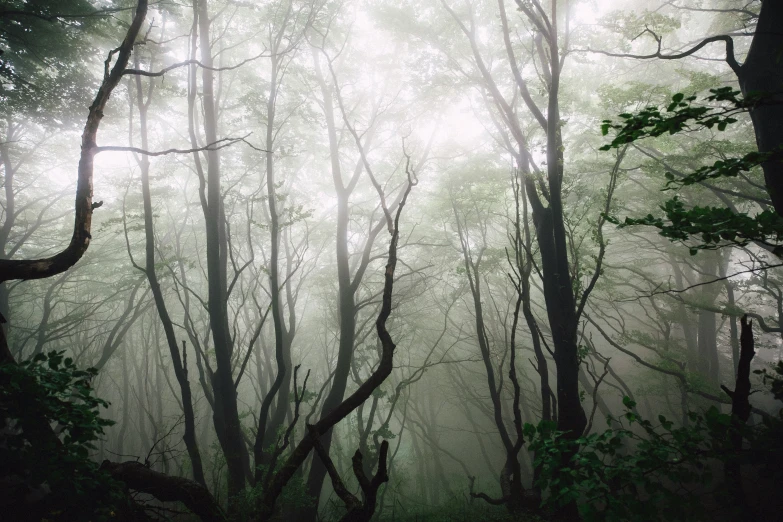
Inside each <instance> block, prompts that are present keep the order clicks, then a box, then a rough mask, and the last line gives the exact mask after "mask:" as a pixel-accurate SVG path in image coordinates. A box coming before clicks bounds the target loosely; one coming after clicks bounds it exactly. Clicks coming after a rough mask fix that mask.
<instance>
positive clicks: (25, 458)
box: [0, 351, 122, 521]
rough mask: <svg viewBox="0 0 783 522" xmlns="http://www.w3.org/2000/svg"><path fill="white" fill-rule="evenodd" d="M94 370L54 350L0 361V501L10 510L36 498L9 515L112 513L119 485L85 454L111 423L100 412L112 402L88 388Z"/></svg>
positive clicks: (94, 517) (54, 517)
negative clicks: (77, 364) (8, 360)
mask: <svg viewBox="0 0 783 522" xmlns="http://www.w3.org/2000/svg"><path fill="white" fill-rule="evenodd" d="M97 373H98V372H97V370H95V369H94V368H89V369H87V370H81V369H79V368H78V367H77V366H76V364H75V363H74V361H73V359H71V358H69V357H65V356H64V352H58V351H51V352H49V353H47V354H38V355H36V356H35V357H33V358H32V359H29V360H27V361H23V362H20V363H19V364H12V363H6V364H2V365H0V382H1V383H2V386H0V421H1V424H2V427H1V428H0V429H2V439H0V462H2V463H3V466H2V467H3V472H2V473H0V482H2V490H3V494H2V496H0V506H2V510H3V512H4V513H5V514H6V515H8V514H9V510H10V512H11V513H13V512H14V510H15V508H19V509H21V506H22V505H23V503H24V502H25V501H28V502H29V501H31V500H35V499H38V500H39V501H38V502H31V503H28V504H25V505H24V510H25V512H26V513H19V514H18V516H19V517H22V518H13V517H12V518H13V519H14V520H20V519H27V518H29V517H31V516H32V517H34V518H33V519H35V520H41V519H43V518H41V517H44V518H45V519H47V520H69V521H75V520H82V519H84V520H87V519H88V518H89V519H90V520H96V521H97V520H104V519H106V520H108V519H109V518H110V517H113V516H114V514H115V513H114V509H115V508H114V507H113V506H114V504H117V503H118V502H120V501H121V499H122V490H121V488H120V486H119V484H118V483H116V482H115V481H113V480H112V479H111V477H110V476H109V475H108V473H106V472H104V471H102V470H100V469H99V467H98V464H97V463H96V462H94V461H92V460H90V452H91V451H92V450H95V449H96V447H95V444H94V443H95V441H96V440H98V439H99V438H100V437H101V436H103V434H104V428H106V427H108V426H111V425H113V424H114V422H113V421H111V420H108V419H104V418H102V417H101V416H100V409H101V408H106V407H108V405H109V404H108V402H106V401H105V400H103V399H101V398H99V397H96V396H95V395H94V393H93V388H92V385H91V382H92V380H93V379H94V377H95V376H96V375H97ZM42 420H43V421H44V422H42ZM37 511H40V513H38V512H37ZM36 517H37V518H36Z"/></svg>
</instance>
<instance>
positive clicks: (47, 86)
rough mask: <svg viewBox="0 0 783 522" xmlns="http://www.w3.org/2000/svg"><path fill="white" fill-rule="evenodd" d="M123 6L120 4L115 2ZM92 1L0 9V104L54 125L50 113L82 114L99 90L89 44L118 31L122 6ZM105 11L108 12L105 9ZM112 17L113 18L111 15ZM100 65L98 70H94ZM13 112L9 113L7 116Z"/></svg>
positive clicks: (21, 0)
mask: <svg viewBox="0 0 783 522" xmlns="http://www.w3.org/2000/svg"><path fill="white" fill-rule="evenodd" d="M117 3H119V4H122V2H117ZM95 4H96V2H90V1H88V0H35V1H30V0H7V1H4V2H3V7H2V8H0V101H1V102H2V103H3V104H4V106H5V108H6V110H8V109H11V108H12V109H14V110H15V111H21V112H25V113H27V115H28V116H30V117H33V118H43V119H46V120H47V123H50V124H51V120H52V111H53V112H55V113H58V115H59V117H62V116H61V115H62V113H63V112H72V113H73V111H75V110H79V111H83V110H84V109H86V106H87V104H89V102H87V103H85V100H90V99H91V98H92V96H93V94H92V93H93V91H94V88H95V77H94V76H92V72H93V71H96V72H97V71H101V70H102V67H101V66H100V64H99V63H97V64H96V63H95V62H94V61H92V59H93V57H94V56H95V55H96V52H98V51H97V50H96V49H95V47H94V46H93V45H92V44H91V43H90V42H89V40H90V39H94V38H95V37H96V36H101V35H103V34H110V33H114V32H116V30H117V29H119V27H120V23H121V22H120V21H119V20H117V19H116V17H117V14H118V13H117V11H121V10H122V6H120V7H118V6H116V5H113V4H114V3H113V2H111V3H110V2H105V1H102V2H99V3H97V5H98V6H99V8H98V9H96V5H95ZM101 8H106V10H105V11H101V10H100V9H101ZM112 13H114V16H115V18H111V17H110V16H109V15H110V14H112ZM96 65H97V67H96ZM9 114H10V112H9Z"/></svg>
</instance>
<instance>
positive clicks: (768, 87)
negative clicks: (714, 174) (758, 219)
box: [737, 0, 783, 216]
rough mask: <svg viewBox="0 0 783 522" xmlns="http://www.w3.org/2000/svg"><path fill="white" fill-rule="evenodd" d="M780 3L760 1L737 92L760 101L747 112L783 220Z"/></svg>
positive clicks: (782, 10)
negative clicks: (740, 91) (765, 156)
mask: <svg viewBox="0 0 783 522" xmlns="http://www.w3.org/2000/svg"><path fill="white" fill-rule="evenodd" d="M782 21H783V2H780V1H777V0H764V1H763V2H762V4H761V11H760V12H759V19H758V23H757V25H756V32H755V35H754V36H753V41H752V43H751V45H750V50H749V51H748V56H747V58H746V59H745V63H743V64H742V66H741V67H740V69H739V73H738V75H737V76H738V78H739V83H740V89H741V90H742V94H743V95H744V96H745V97H748V96H749V95H752V94H754V93H756V94H760V95H762V96H763V97H764V98H763V100H762V101H761V103H759V104H758V105H757V106H754V107H752V108H751V110H750V117H751V119H752V120H753V130H754V132H755V134H756V144H757V146H758V150H759V152H762V153H769V154H771V157H770V158H769V159H768V160H767V161H765V162H764V163H763V164H762V168H763V170H764V181H765V183H766V186H767V190H768V191H769V195H770V197H771V199H772V204H773V205H774V207H775V211H776V212H777V213H778V215H779V216H783V68H781V66H780V54H781V52H783V31H781V26H780V24H781V22H782Z"/></svg>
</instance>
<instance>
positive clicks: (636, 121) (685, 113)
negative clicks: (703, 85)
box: [600, 87, 748, 151]
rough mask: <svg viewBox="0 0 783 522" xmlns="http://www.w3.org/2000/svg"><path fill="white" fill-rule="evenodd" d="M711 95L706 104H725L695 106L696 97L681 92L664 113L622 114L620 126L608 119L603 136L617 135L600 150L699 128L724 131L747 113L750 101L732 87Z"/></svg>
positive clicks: (647, 110) (648, 110)
mask: <svg viewBox="0 0 783 522" xmlns="http://www.w3.org/2000/svg"><path fill="white" fill-rule="evenodd" d="M710 92H711V93H712V94H710V95H709V96H707V97H706V98H705V99H704V101H705V102H709V103H713V102H718V103H723V105H717V106H709V105H694V104H693V102H695V101H696V99H697V97H696V96H688V97H686V96H685V95H684V94H682V93H677V94H675V95H674V96H672V101H671V103H669V105H668V106H667V107H666V110H665V111H663V112H661V109H660V108H659V107H656V106H648V107H646V108H644V109H642V110H641V111H639V112H637V113H636V114H629V113H623V114H620V115H619V117H620V118H621V119H622V122H620V123H614V122H612V120H604V121H603V122H602V123H601V134H603V135H604V136H606V135H607V134H609V130H610V129H612V130H614V131H616V136H615V138H614V139H613V140H612V142H611V143H609V144H608V145H604V146H603V147H601V149H600V150H604V151H606V150H611V149H616V148H618V147H621V146H622V145H626V144H628V143H633V142H634V141H637V140H640V139H642V138H650V137H657V136H661V135H663V134H676V133H678V132H682V131H684V130H689V129H693V128H699V127H703V128H707V129H711V128H713V127H717V129H718V130H720V131H724V130H726V127H727V126H728V125H729V124H731V123H736V121H737V120H736V118H734V116H735V115H736V114H737V113H738V112H742V111H744V110H745V109H746V107H747V106H748V102H747V101H746V100H743V99H741V98H740V97H739V96H740V92H739V91H735V90H734V89H732V88H731V87H721V88H719V89H710ZM726 103H727V104H728V105H726Z"/></svg>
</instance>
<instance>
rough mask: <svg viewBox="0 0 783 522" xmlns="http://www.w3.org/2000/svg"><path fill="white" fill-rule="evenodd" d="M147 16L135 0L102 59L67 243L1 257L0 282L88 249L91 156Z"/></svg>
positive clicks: (142, 0) (42, 271)
mask: <svg viewBox="0 0 783 522" xmlns="http://www.w3.org/2000/svg"><path fill="white" fill-rule="evenodd" d="M146 16H147V0H138V5H137V7H136V14H135V15H134V17H133V21H132V22H131V25H130V27H129V28H128V32H127V33H126V34H125V39H124V40H123V41H122V43H121V44H120V46H119V47H118V48H117V49H114V50H112V51H111V52H109V56H108V58H107V59H106V61H105V62H104V70H105V73H104V76H103V81H102V82H101V85H100V87H99V88H98V93H97V94H96V96H95V100H94V101H93V102H92V105H91V106H90V112H89V114H88V116H87V122H86V123H85V125H84V132H83V133H82V147H81V157H80V158H79V168H78V176H77V182H76V201H75V203H74V225H73V236H72V237H71V241H70V243H69V244H68V246H67V247H66V248H65V249H64V250H62V251H61V252H59V253H57V254H55V255H54V256H52V257H47V258H43V259H2V260H0V282H3V281H9V280H11V279H42V278H45V277H51V276H53V275H56V274H59V273H62V272H65V271H66V270H68V269H69V268H70V267H72V266H73V265H75V264H76V262H77V261H79V259H81V257H82V256H83V255H84V253H85V252H86V251H87V247H88V246H89V245H90V240H91V239H92V235H91V234H90V230H91V226H92V211H93V209H94V208H95V206H94V205H93V202H92V187H93V169H94V159H95V154H96V152H97V148H98V147H97V143H96V140H97V135H98V127H99V126H100V124H101V120H102V119H103V110H104V108H105V107H106V103H107V102H108V101H109V97H110V96H111V93H112V91H113V90H114V88H115V87H117V84H119V82H120V80H121V79H122V75H123V71H124V70H125V67H126V66H127V65H128V61H129V59H130V55H131V52H132V51H133V46H134V44H135V42H136V38H137V36H138V35H139V30H140V29H141V25H142V23H143V22H144V19H145V17H146ZM115 54H116V55H117V61H116V62H115V64H114V67H112V68H111V71H109V66H110V65H111V60H112V57H113V56H114V55H115Z"/></svg>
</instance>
